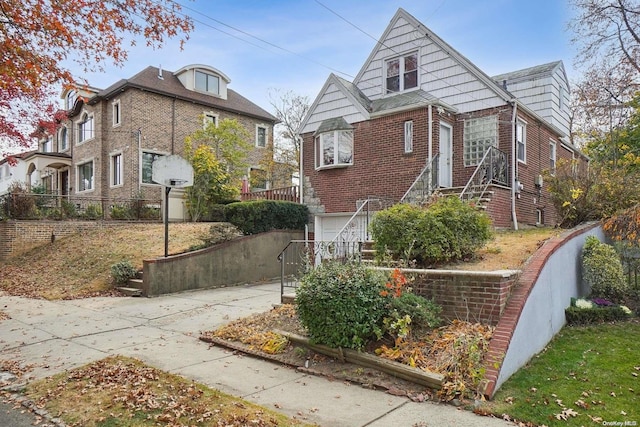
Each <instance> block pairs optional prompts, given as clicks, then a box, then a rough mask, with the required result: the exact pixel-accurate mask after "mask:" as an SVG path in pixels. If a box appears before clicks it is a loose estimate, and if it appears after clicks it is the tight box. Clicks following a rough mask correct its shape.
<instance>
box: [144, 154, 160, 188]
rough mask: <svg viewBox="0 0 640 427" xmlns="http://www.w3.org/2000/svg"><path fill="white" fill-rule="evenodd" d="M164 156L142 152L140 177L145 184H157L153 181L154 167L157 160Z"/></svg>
mask: <svg viewBox="0 0 640 427" xmlns="http://www.w3.org/2000/svg"><path fill="white" fill-rule="evenodd" d="M163 156H164V154H160V153H153V152H151V151H143V152H142V162H141V163H140V176H141V181H142V183H143V184H156V183H155V182H153V179H151V175H152V173H153V169H152V165H153V162H154V161H155V160H156V159H159V158H160V157H163Z"/></svg>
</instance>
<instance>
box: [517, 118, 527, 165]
mask: <svg viewBox="0 0 640 427" xmlns="http://www.w3.org/2000/svg"><path fill="white" fill-rule="evenodd" d="M516 146H517V148H516V149H517V153H518V161H519V162H521V163H527V125H526V123H525V122H524V121H522V120H518V121H517V123H516Z"/></svg>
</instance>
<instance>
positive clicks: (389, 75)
mask: <svg viewBox="0 0 640 427" xmlns="http://www.w3.org/2000/svg"><path fill="white" fill-rule="evenodd" d="M385 77H386V80H385V89H386V93H393V92H402V91H405V90H408V89H413V88H416V87H418V52H412V53H410V54H408V55H404V56H401V57H399V58H394V59H390V60H388V61H387V62H386V63H385Z"/></svg>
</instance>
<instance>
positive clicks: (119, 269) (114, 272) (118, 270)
mask: <svg viewBox="0 0 640 427" xmlns="http://www.w3.org/2000/svg"><path fill="white" fill-rule="evenodd" d="M136 274H138V270H137V269H136V268H135V267H134V266H133V264H131V262H130V261H120V262H117V263H115V264H113V265H112V266H111V277H113V280H114V282H115V283H116V284H123V283H127V280H129V279H133V278H134V277H136Z"/></svg>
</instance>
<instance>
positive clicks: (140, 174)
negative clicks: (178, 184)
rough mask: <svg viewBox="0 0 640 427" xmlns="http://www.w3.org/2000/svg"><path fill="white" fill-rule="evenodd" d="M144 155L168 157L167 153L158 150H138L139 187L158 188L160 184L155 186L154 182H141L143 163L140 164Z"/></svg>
mask: <svg viewBox="0 0 640 427" xmlns="http://www.w3.org/2000/svg"><path fill="white" fill-rule="evenodd" d="M144 153H149V154H156V155H158V156H168V155H169V153H167V152H164V151H158V150H150V149H146V148H141V149H140V156H139V159H138V160H139V164H138V166H139V167H138V181H139V183H140V185H149V186H153V187H160V186H161V184H156V183H155V182H144V181H143V180H142V178H143V173H142V171H143V166H144V165H143V163H142V157H143V155H144Z"/></svg>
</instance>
